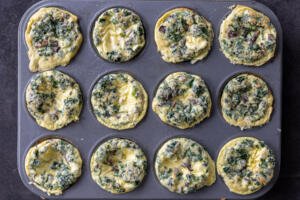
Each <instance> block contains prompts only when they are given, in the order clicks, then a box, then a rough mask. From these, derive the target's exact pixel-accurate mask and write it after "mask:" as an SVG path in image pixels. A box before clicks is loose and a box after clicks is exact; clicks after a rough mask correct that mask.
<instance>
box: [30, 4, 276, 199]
mask: <svg viewBox="0 0 300 200" xmlns="http://www.w3.org/2000/svg"><path fill="white" fill-rule="evenodd" d="M154 33H155V34H154V37H155V42H156V45H157V50H158V51H159V52H160V54H161V57H162V59H163V60H164V61H165V62H169V63H181V62H185V61H190V62H191V63H192V64H194V63H196V62H197V61H200V60H202V59H203V58H205V57H206V56H207V55H208V53H209V51H210V49H211V47H212V42H213V38H214V33H213V29H212V25H211V23H210V22H209V21H208V20H206V19H205V18H204V17H203V16H201V15H200V14H199V13H197V12H196V11H194V10H192V9H188V8H175V9H172V10H169V11H167V12H166V13H164V14H163V15H162V16H161V17H160V18H159V19H158V20H157V23H156V25H155V29H154ZM91 37H92V42H93V45H94V47H95V50H96V51H97V53H98V54H99V56H100V57H101V58H103V59H104V60H107V61H109V62H126V61H129V60H131V59H133V58H134V57H135V56H137V55H138V53H139V52H140V51H141V50H142V49H143V47H144V45H145V30H144V27H143V24H142V20H141V18H140V17H139V16H138V15H137V14H136V13H135V12H134V11H132V10H129V9H127V8H120V7H118V8H110V9H108V10H106V11H104V12H102V13H101V14H100V15H99V16H98V18H97V19H96V20H95V23H94V27H93V30H92V34H91ZM25 40H26V44H27V47H28V57H29V60H30V62H29V69H30V71H32V72H38V73H37V74H36V75H35V76H34V77H33V78H32V79H31V80H30V82H29V84H28V86H27V88H26V95H25V100H26V106H27V109H28V111H29V114H30V115H31V116H32V117H33V118H34V119H35V121H36V123H37V124H38V125H39V126H41V127H43V128H45V129H48V130H52V131H54V130H57V129H60V128H62V127H64V126H66V125H68V124H69V123H71V122H74V121H77V120H79V116H80V112H81V109H82V103H83V96H82V92H81V90H80V87H79V85H78V83H77V82H76V81H75V80H74V79H73V78H72V77H70V76H69V75H67V74H65V73H63V72H60V71H58V70H54V68H55V67H57V66H66V65H68V64H69V62H70V61H71V59H72V58H73V57H74V56H75V55H76V53H77V52H78V50H79V48H80V46H81V43H82V34H81V32H80V28H79V24H78V18H77V16H75V15H74V14H72V13H70V12H68V11H66V10H63V9H61V8H57V7H43V8H40V9H39V10H38V11H37V12H35V13H34V14H33V15H32V16H31V17H30V19H29V21H28V24H27V28H26V32H25ZM219 43H220V47H221V51H222V52H223V54H224V55H225V57H226V58H228V59H229V61H230V62H231V63H233V64H241V65H247V66H261V65H263V64H265V63H266V62H267V61H269V60H270V59H271V58H272V57H273V56H274V52H275V48H276V30H275V28H274V26H273V25H272V24H271V22H270V19H269V18H268V17H267V16H265V15H264V14H262V13H260V12H258V11H256V10H253V9H252V8H250V7H246V6H242V5H236V6H235V7H234V8H233V9H232V11H231V13H230V14H229V15H228V16H227V17H226V18H225V19H224V20H223V22H222V24H221V27H220V33H219ZM90 102H91V105H92V111H93V113H94V115H95V117H96V118H97V120H98V121H99V122H100V123H101V124H102V125H104V126H106V127H108V128H111V129H116V130H125V129H130V128H134V127H135V126H136V125H137V124H138V123H139V122H140V121H141V120H142V119H143V118H144V116H145V114H146V111H147V107H148V95H147V92H146V91H145V89H144V87H143V85H142V84H141V83H140V82H139V81H138V80H136V79H135V78H134V77H133V76H131V75H130V74H128V73H126V72H112V73H108V74H105V75H103V76H102V77H100V78H99V80H98V81H97V82H96V83H95V85H94V86H93V89H92V92H91V96H90ZM220 105H221V108H220V109H221V112H222V116H223V118H224V119H225V121H226V122H228V123H229V124H230V125H234V126H238V127H240V128H241V129H242V130H243V129H250V128H252V127H257V126H262V125H264V124H265V123H267V122H268V121H269V120H270V116H271V113H272V110H273V95H272V92H271V90H270V88H269V87H268V85H267V83H266V82H265V81H264V80H263V79H262V78H261V77H259V76H257V75H255V74H249V73H241V74H238V75H235V76H233V77H231V78H230V80H228V82H226V84H225V86H224V88H223V91H222V93H221V98H220ZM211 106H212V101H211V96H210V92H209V89H208V87H207V85H206V84H205V82H204V80H203V79H202V78H201V77H200V76H199V75H195V74H190V73H186V72H175V73H171V74H169V75H168V76H166V77H165V78H164V80H162V81H161V82H160V83H159V85H158V87H157V90H156V93H155V96H154V98H153V101H152V110H153V111H154V112H155V113H156V114H157V116H158V117H159V118H160V119H161V121H162V122H164V123H166V124H168V125H170V126H173V127H177V128H179V129H187V128H191V127H193V126H195V125H196V124H198V123H200V122H201V121H203V120H204V119H205V118H208V117H209V116H210V111H211ZM215 165H216V166H215ZM147 166H148V164H147V158H146V156H145V154H144V152H143V150H142V149H141V148H140V147H139V146H138V144H136V143H135V142H134V141H131V140H128V139H124V138H112V139H109V140H107V141H104V142H102V143H101V144H100V145H98V147H97V148H96V149H95V151H94V153H93V154H92V157H91V158H90V173H91V176H92V179H93V180H94V181H95V182H96V183H97V184H98V185H99V186H100V187H101V188H102V189H104V190H105V191H108V192H110V193H114V194H120V193H126V192H130V191H132V190H134V189H135V188H137V187H138V186H139V185H140V183H141V182H142V181H143V179H144V177H145V175H146V172H147ZM215 168H216V169H215ZM274 168H275V158H274V154H273V152H272V150H271V149H270V148H269V147H268V146H267V145H266V144H265V143H264V142H263V141H260V140H258V139H256V138H253V137H238V138H235V139H233V140H230V141H229V142H228V143H226V144H225V145H224V146H223V147H222V148H221V150H220V152H219V155H218V158H217V161H216V164H215V162H214V161H213V160H212V158H211V157H210V155H209V153H208V152H207V151H206V150H205V149H204V148H203V146H202V145H201V144H199V143H198V142H196V141H194V140H191V139H188V138H185V137H176V138H172V139H169V140H167V141H165V142H164V143H163V144H162V145H161V146H160V148H159V149H158V150H157V152H156V155H155V159H154V170H155V174H156V177H157V180H158V181H159V182H160V184H161V185H162V186H163V187H165V188H167V189H168V190H169V191H171V192H176V193H180V194H187V193H190V192H194V191H198V190H199V189H201V188H202V187H204V186H210V185H212V184H213V183H214V182H215V180H216V171H217V173H218V174H219V175H220V176H221V177H222V178H223V180H224V183H225V184H226V186H227V187H228V188H229V190H230V191H231V192H234V193H236V194H241V195H246V194H251V193H254V192H256V191H258V190H260V189H261V188H262V187H263V186H265V185H267V184H268V183H269V182H270V180H271V179H272V177H273V173H274ZM81 170H82V159H81V156H80V153H79V151H78V149H77V148H76V147H75V146H74V145H72V144H71V143H69V142H68V141H66V140H64V139H59V138H51V139H45V140H43V141H41V142H38V143H35V144H34V145H33V146H32V147H31V148H30V149H29V151H28V152H27V155H26V158H25V171H26V174H27V176H28V178H29V179H30V182H31V183H32V184H34V185H35V186H36V187H37V188H39V189H40V190H42V191H44V192H46V193H47V194H48V195H61V194H62V193H63V191H64V190H65V189H67V188H69V187H70V186H71V185H72V184H74V183H75V182H76V180H77V179H78V178H79V177H80V176H81Z"/></svg>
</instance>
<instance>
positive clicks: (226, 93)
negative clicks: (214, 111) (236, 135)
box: [221, 73, 273, 130]
mask: <svg viewBox="0 0 300 200" xmlns="http://www.w3.org/2000/svg"><path fill="white" fill-rule="evenodd" d="M221 109H222V115H223V117H224V119H225V120H226V122H228V123H229V124H230V125H233V126H238V127H240V128H241V130H243V129H249V128H252V127H257V126H262V125H264V124H266V123H267V122H268V121H269V120H270V118H271V114H272V111H273V95H272V92H271V90H270V89H269V87H268V85H267V84H266V82H265V81H264V80H263V79H261V78H260V77H258V76H255V75H253V74H248V73H242V74H239V75H237V76H235V77H233V78H231V79H230V80H229V81H228V83H227V84H226V85H225V87H224V89H223V93H222V96H221Z"/></svg>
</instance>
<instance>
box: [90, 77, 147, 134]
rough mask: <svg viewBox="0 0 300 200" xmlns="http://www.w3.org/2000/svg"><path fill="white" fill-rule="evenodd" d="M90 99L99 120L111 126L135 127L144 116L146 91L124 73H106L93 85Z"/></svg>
mask: <svg viewBox="0 0 300 200" xmlns="http://www.w3.org/2000/svg"><path fill="white" fill-rule="evenodd" d="M91 103H92V106H93V111H94V113H95V115H96V117H97V119H98V121H99V122H100V123H101V124H103V125H105V126H107V127H109V128H112V129H117V130H123V129H129V128H133V127H135V126H136V125H137V124H138V123H139V122H140V121H141V120H142V119H143V117H144V116H145V114H146V111H147V107H148V95H147V93H146V91H145V90H144V88H143V86H142V85H141V84H140V83H139V82H138V81H137V80H135V79H133V77H131V76H130V75H128V74H126V73H115V74H107V75H105V76H103V77H102V78H101V79H100V80H99V81H98V82H97V83H96V85H95V86H94V88H93V91H92V97H91Z"/></svg>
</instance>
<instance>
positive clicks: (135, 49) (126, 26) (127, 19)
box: [93, 8, 145, 62]
mask: <svg viewBox="0 0 300 200" xmlns="http://www.w3.org/2000/svg"><path fill="white" fill-rule="evenodd" d="M93 43H94V46H95V47H96V49H97V51H98V53H99V54H100V56H101V57H102V58H104V59H105V60H108V61H111V62H125V61H128V60H131V59H132V58H133V57H134V56H136V55H137V54H138V53H139V52H140V51H141V49H142V48H143V47H144V45H145V36H144V28H143V24H142V21H141V19H140V17H139V16H138V15H136V14H135V13H134V12H133V11H131V10H128V9H125V8H111V9H108V10H106V11H105V12H103V13H102V14H101V15H100V16H99V17H98V19H97V20H96V22H95V26H94V29H93Z"/></svg>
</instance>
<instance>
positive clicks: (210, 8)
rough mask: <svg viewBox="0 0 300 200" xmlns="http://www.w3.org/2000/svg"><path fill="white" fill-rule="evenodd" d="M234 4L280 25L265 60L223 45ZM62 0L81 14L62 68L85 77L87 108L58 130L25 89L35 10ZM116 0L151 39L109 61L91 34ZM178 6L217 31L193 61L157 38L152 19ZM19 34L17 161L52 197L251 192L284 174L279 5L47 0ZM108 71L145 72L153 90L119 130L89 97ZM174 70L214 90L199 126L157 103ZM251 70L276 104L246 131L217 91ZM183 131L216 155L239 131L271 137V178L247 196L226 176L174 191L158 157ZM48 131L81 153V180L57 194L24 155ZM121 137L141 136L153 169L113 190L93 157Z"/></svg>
mask: <svg viewBox="0 0 300 200" xmlns="http://www.w3.org/2000/svg"><path fill="white" fill-rule="evenodd" d="M235 4H242V5H246V6H250V7H252V8H254V9H256V10H258V11H261V12H262V13H264V14H265V15H267V16H268V17H269V18H270V19H271V22H272V23H273V24H274V26H275V27H276V30H277V33H278V39H277V52H276V54H275V57H274V59H272V60H271V61H270V62H268V63H267V64H265V65H263V66H262V67H258V68H256V67H246V66H240V65H233V64H231V63H230V62H229V60H228V59H226V58H225V56H224V55H223V54H222V52H221V51H220V50H219V48H220V46H219V43H218V40H217V37H218V34H219V27H220V24H221V22H222V20H223V18H224V17H225V16H226V15H227V14H228V13H229V12H230V9H229V7H230V6H232V5H235ZM44 6H57V7H61V8H65V9H66V10H68V11H71V12H72V13H74V14H75V15H77V16H78V17H79V24H80V27H81V32H82V34H83V38H84V40H83V44H82V46H81V49H80V50H79V52H78V54H77V55H76V56H75V58H74V59H73V60H72V61H71V63H70V64H69V65H68V66H67V67H59V68H57V69H58V70H60V71H62V72H65V73H66V74H69V75H71V76H72V77H73V78H74V79H75V80H76V81H77V82H78V83H79V85H80V87H81V90H82V92H83V100H84V101H83V109H82V112H81V115H80V120H79V121H78V122H75V123H71V124H70V125H68V126H66V127H64V128H62V129H60V130H57V131H48V130H46V129H43V128H41V127H39V126H38V125H37V124H36V123H35V121H34V119H33V118H31V117H30V115H29V113H28V111H27V109H26V105H25V89H26V86H27V84H28V82H29V80H30V79H31V77H32V76H33V75H34V74H33V73H31V72H30V71H29V69H28V64H29V60H28V56H27V47H26V44H25V40H24V32H25V29H26V25H27V22H28V19H29V18H30V16H31V15H32V14H33V13H34V12H36V11H37V10H38V9H39V8H40V7H44ZM111 7H125V8H129V9H132V10H133V11H135V12H136V13H137V14H138V15H139V16H140V17H141V19H142V22H143V25H144V28H145V32H146V45H145V47H144V49H143V50H142V51H141V53H140V54H138V55H137V57H136V58H134V59H133V60H131V61H129V62H126V63H109V62H107V61H104V60H103V59H101V58H100V57H99V56H98V54H97V52H96V51H95V49H94V47H93V45H92V41H91V30H92V26H93V24H94V20H95V19H96V17H97V16H98V15H99V14H100V13H101V12H103V11H104V10H106V9H108V8H111ZM176 7H188V8H192V9H194V10H195V11H197V12H199V13H200V14H201V15H203V16H204V17H205V18H206V19H207V20H209V21H210V22H211V23H212V25H213V29H214V33H215V38H214V41H213V46H212V49H211V51H210V53H209V55H208V56H207V57H206V58H205V59H204V60H203V61H200V62H197V63H196V64H194V65H192V64H190V63H188V62H186V63H181V64H170V63H166V62H164V61H163V60H162V59H161V56H160V54H159V53H158V52H157V50H156V44H155V42H154V35H153V33H154V27H155V23H156V21H157V20H158V18H159V17H160V16H161V15H162V14H163V13H165V12H166V11H167V10H170V9H172V8H176ZM18 31H19V36H18V169H19V173H20V176H21V179H22V181H23V182H24V184H25V185H26V187H28V188H29V189H30V190H31V191H32V192H33V193H35V194H37V195H39V196H42V197H44V198H51V199H220V198H222V197H224V198H230V199H252V198H256V197H259V196H261V195H263V194H265V193H266V192H267V191H269V190H270V189H271V188H272V186H273V185H274V183H275V182H276V179H277V178H278V175H279V170H280V155H281V80H282V78H281V77H282V30H281V26H280V23H279V21H278V19H277V17H276V16H275V15H274V13H273V12H272V11H271V10H270V9H269V8H267V7H266V6H264V5H262V4H260V3H257V2H254V1H217V0H214V1H207V0H186V1H180V0H164V1H162V0H161V1H159V0H115V1H109V0H87V1H83V0H46V1H41V2H39V3H37V4H35V5H33V6H32V7H31V8H29V9H28V10H27V12H26V13H25V14H24V16H23V18H22V20H21V22H20V26H19V30H18ZM110 71H126V72H128V73H129V74H131V75H133V77H135V78H136V79H137V80H139V81H140V82H141V83H142V84H143V86H144V88H145V90H146V91H147V93H148V95H149V105H148V112H147V114H146V116H145V118H144V119H143V120H142V121H141V122H140V123H139V124H138V125H137V126H136V127H135V128H133V129H129V130H123V131H116V130H112V129H109V128H106V127H104V126H103V125H101V124H100V123H99V122H98V121H97V120H96V117H95V116H94V114H93V112H92V108H91V105H90V95H91V90H92V87H93V84H94V83H95V82H96V80H98V78H99V77H100V76H101V75H103V74H105V73H108V72H110ZM175 71H186V72H189V73H194V74H197V75H200V76H201V77H202V78H203V79H204V81H205V82H206V84H207V86H208V88H209V90H210V93H211V97H212V113H211V116H210V117H209V118H208V119H205V120H204V121H203V122H201V123H200V124H198V125H196V126H195V127H194V128H191V129H187V130H180V129H177V128H173V127H171V126H168V125H166V124H164V123H163V122H162V121H161V120H160V119H159V118H158V117H157V116H156V114H155V113H154V112H153V111H152V109H151V102H152V99H153V97H154V93H155V90H156V88H157V85H158V84H159V83H160V81H162V80H163V78H164V77H166V76H167V75H168V74H170V73H172V72H175ZM241 72H250V73H254V74H257V75H259V76H261V77H262V78H263V79H264V80H265V81H266V82H267V83H268V85H269V87H270V88H271V90H272V91H273V95H274V99H275V101H274V111H273V114H272V116H271V120H270V122H269V123H267V124H266V125H264V126H262V127H259V128H253V129H249V130H245V131H241V130H240V129H239V128H237V127H233V126H230V125H229V124H227V123H226V122H225V120H224V119H223V117H222V114H221V112H220V108H219V106H220V102H219V100H220V99H219V97H220V93H221V92H222V88H223V85H224V83H226V81H227V80H228V78H230V77H231V76H233V75H235V74H238V73H241ZM178 136H183V137H187V138H191V139H193V140H195V141H197V142H199V143H200V144H201V145H203V146H204V148H205V149H206V150H207V151H208V153H209V154H210V155H211V156H212V159H213V160H214V161H216V158H217V155H218V152H219V150H220V149H221V147H222V146H223V145H224V144H225V143H226V142H227V141H229V140H230V139H232V138H235V137H238V136H253V137H256V138H258V139H261V140H263V141H265V142H266V144H267V145H268V146H269V147H270V148H272V149H273V152H274V154H275V157H276V168H275V174H274V177H273V179H272V181H271V182H270V183H269V184H268V185H267V186H265V187H264V188H263V189H261V190H260V191H258V192H256V193H254V194H251V195H246V196H241V195H237V194H234V193H231V192H230V191H229V190H228V188H227V187H226V186H225V184H224V183H223V181H222V179H221V177H220V176H217V180H216V182H215V183H214V184H213V185H212V186H210V187H205V188H202V189H201V190H199V191H197V192H194V193H190V194H187V195H179V194H176V193H171V192H169V191H168V190H167V189H165V188H164V187H162V186H161V185H160V183H159V182H158V180H157V179H156V176H155V173H154V163H153V161H154V157H155V152H156V150H157V149H158V148H159V146H160V145H161V144H162V143H163V142H164V141H166V140H167V139H169V138H172V137H178ZM48 137H62V138H64V139H66V140H68V141H69V142H71V143H73V144H74V145H75V146H76V147H77V148H78V149H79V151H80V153H81V156H82V159H83V170H82V176H81V177H80V178H79V180H78V181H77V183H75V184H74V185H73V186H71V187H70V188H69V189H67V190H66V191H65V192H64V194H63V195H62V196H51V197H49V196H48V195H47V194H45V193H43V192H41V191H40V190H38V189H37V188H35V187H34V186H33V185H31V184H29V180H28V178H27V176H26V173H25V168H24V160H25V156H26V153H27V151H28V149H29V148H30V146H31V145H32V144H34V143H35V142H36V141H37V140H39V139H42V138H48ZM112 137H121V138H128V139H131V140H133V141H135V142H136V143H137V144H138V145H139V146H140V147H141V148H142V149H143V151H144V152H145V154H146V156H147V159H148V174H147V176H146V177H145V179H144V181H143V183H142V184H141V186H140V187H138V188H137V189H136V190H134V191H132V192H129V193H126V194H121V195H115V194H110V193H108V192H106V191H104V190H102V189H101V188H100V187H99V186H98V185H97V184H96V183H95V182H94V181H93V180H92V178H91V175H90V171H89V163H90V158H91V155H92V153H93V151H94V150H95V147H96V146H97V145H99V143H100V142H102V141H105V140H106V139H107V138H112Z"/></svg>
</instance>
